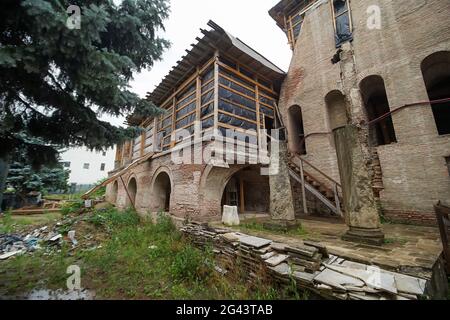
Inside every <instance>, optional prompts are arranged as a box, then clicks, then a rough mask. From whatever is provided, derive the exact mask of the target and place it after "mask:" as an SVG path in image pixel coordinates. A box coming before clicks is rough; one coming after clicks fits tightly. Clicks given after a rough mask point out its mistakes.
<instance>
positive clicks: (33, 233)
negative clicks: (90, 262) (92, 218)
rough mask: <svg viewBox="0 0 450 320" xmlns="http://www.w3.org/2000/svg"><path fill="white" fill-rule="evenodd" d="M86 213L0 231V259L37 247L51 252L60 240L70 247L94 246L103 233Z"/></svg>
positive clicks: (28, 251)
mask: <svg viewBox="0 0 450 320" xmlns="http://www.w3.org/2000/svg"><path fill="white" fill-rule="evenodd" d="M88 218H89V216H83V215H74V216H65V217H64V218H62V219H61V220H59V221H55V222H53V223H51V224H48V225H45V226H41V227H38V228H36V227H34V229H28V230H24V231H21V232H20V233H10V234H0V261H1V260H6V259H8V258H10V257H13V256H15V255H20V254H24V253H32V252H34V251H37V250H45V251H46V252H49V253H50V252H54V251H56V250H59V249H61V246H62V244H63V243H66V244H68V245H69V246H70V247H71V249H69V251H71V250H73V249H77V250H78V249H81V250H95V249H97V248H100V247H101V245H99V243H101V242H102V240H103V238H104V237H106V236H107V235H103V234H102V232H97V231H96V228H95V226H93V225H92V224H91V223H89V222H88V221H86V219H88Z"/></svg>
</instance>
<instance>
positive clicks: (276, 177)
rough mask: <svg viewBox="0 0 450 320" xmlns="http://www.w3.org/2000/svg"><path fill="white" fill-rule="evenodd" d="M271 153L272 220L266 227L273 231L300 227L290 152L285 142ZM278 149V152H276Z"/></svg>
mask: <svg viewBox="0 0 450 320" xmlns="http://www.w3.org/2000/svg"><path fill="white" fill-rule="evenodd" d="M278 143H279V144H278V148H273V144H272V152H271V153H270V169H269V186H270V218H271V221H270V222H268V223H266V224H265V226H266V227H268V228H271V229H282V230H287V229H293V228H298V227H299V226H300V224H299V222H298V221H297V220H296V219H295V210H294V201H293V197H292V189H291V180H290V175H289V169H288V165H287V164H288V150H287V145H286V142H285V141H279V142H278ZM276 149H278V150H276Z"/></svg>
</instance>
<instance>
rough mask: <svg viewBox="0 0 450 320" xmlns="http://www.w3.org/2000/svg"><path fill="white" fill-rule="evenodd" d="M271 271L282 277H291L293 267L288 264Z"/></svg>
mask: <svg viewBox="0 0 450 320" xmlns="http://www.w3.org/2000/svg"><path fill="white" fill-rule="evenodd" d="M270 269H271V270H273V271H275V272H277V273H279V274H281V275H289V274H291V272H292V270H291V267H290V266H289V265H288V264H287V263H281V264H279V265H277V266H275V267H270Z"/></svg>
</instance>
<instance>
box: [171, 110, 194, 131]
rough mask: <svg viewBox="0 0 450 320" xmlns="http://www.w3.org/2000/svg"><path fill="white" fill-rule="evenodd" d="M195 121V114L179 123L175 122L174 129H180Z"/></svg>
mask: <svg viewBox="0 0 450 320" xmlns="http://www.w3.org/2000/svg"><path fill="white" fill-rule="evenodd" d="M194 121H195V113H193V114H191V115H188V116H187V117H185V118H183V119H181V120H180V121H177V123H176V125H175V128H176V129H180V128H182V127H184V126H187V125H188V124H190V123H192V122H194Z"/></svg>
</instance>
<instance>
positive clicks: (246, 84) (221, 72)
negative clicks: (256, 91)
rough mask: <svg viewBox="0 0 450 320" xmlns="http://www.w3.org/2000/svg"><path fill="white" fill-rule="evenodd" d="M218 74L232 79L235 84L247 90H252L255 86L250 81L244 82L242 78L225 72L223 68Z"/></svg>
mask: <svg viewBox="0 0 450 320" xmlns="http://www.w3.org/2000/svg"><path fill="white" fill-rule="evenodd" d="M219 73H220V74H223V75H226V76H227V77H228V78H231V79H233V80H234V81H236V82H239V83H240V84H242V85H244V86H247V87H249V88H254V87H255V85H254V84H253V83H251V82H250V81H247V80H245V79H244V78H241V77H239V76H238V75H237V74H235V73H233V72H230V71H228V70H225V69H223V68H220V69H219Z"/></svg>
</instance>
